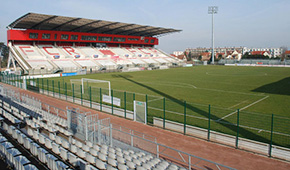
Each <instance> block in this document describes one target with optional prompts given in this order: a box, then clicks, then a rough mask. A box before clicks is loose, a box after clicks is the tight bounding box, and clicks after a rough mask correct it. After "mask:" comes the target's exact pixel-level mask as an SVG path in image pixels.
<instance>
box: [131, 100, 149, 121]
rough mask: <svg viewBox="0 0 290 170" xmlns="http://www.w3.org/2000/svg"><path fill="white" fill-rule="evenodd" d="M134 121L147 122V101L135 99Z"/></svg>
mask: <svg viewBox="0 0 290 170" xmlns="http://www.w3.org/2000/svg"><path fill="white" fill-rule="evenodd" d="M134 121H137V122H141V123H144V124H147V111H146V102H140V101H136V100H134Z"/></svg>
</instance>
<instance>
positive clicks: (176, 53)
mask: <svg viewBox="0 0 290 170" xmlns="http://www.w3.org/2000/svg"><path fill="white" fill-rule="evenodd" d="M183 53H184V51H173V54H174V55H175V56H179V55H182V54H183Z"/></svg>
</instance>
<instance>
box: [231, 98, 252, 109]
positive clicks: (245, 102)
mask: <svg viewBox="0 0 290 170" xmlns="http://www.w3.org/2000/svg"><path fill="white" fill-rule="evenodd" d="M247 101H248V100H245V101H242V102H240V103H238V104H235V105H233V106H231V107H229V108H228V109H231V108H233V107H236V106H238V105H240V104H242V103H246V102H247Z"/></svg>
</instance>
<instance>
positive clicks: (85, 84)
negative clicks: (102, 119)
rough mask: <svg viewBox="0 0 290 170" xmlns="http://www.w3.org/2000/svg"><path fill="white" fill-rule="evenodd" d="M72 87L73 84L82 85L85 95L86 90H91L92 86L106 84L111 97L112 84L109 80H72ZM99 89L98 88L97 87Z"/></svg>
mask: <svg viewBox="0 0 290 170" xmlns="http://www.w3.org/2000/svg"><path fill="white" fill-rule="evenodd" d="M70 83H71V86H72V84H78V85H82V93H83V94H85V92H86V91H85V89H89V85H90V84H98V83H106V84H107V89H108V94H109V96H111V82H110V81H107V80H98V79H88V78H82V79H70ZM96 87H98V86H96Z"/></svg>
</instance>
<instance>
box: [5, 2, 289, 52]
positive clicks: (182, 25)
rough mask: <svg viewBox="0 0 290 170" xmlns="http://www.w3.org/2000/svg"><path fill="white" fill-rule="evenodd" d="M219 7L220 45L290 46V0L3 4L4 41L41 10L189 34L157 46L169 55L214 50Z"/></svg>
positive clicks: (163, 40) (171, 36)
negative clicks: (14, 25)
mask: <svg viewBox="0 0 290 170" xmlns="http://www.w3.org/2000/svg"><path fill="white" fill-rule="evenodd" d="M215 5H216V6H218V7H219V11H218V14H217V15H215V44H216V46H219V47H225V46H236V47H238V46H247V47H281V46H287V47H288V48H290V32H289V31H290V17H289V16H290V14H289V9H290V0H49V1H46V0H2V1H1V8H0V41H4V42H6V26H7V25H9V24H10V23H11V22H13V21H14V20H15V19H17V18H19V17H20V16H22V15H24V14H26V13H28V12H36V13H43V14H50V15H62V16H72V17H81V18H90V19H101V20H108V21H118V22H125V23H135V24H141V25H151V26H158V27H165V28H175V29H181V30H183V31H182V32H181V33H174V34H169V35H166V36H163V37H160V39H159V44H160V45H158V46H157V48H160V49H162V50H164V51H166V52H168V53H171V52H173V51H179V50H181V51H183V50H185V49H186V48H191V47H192V48H195V47H210V46H211V15H209V14H208V12H207V11H208V6H215Z"/></svg>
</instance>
